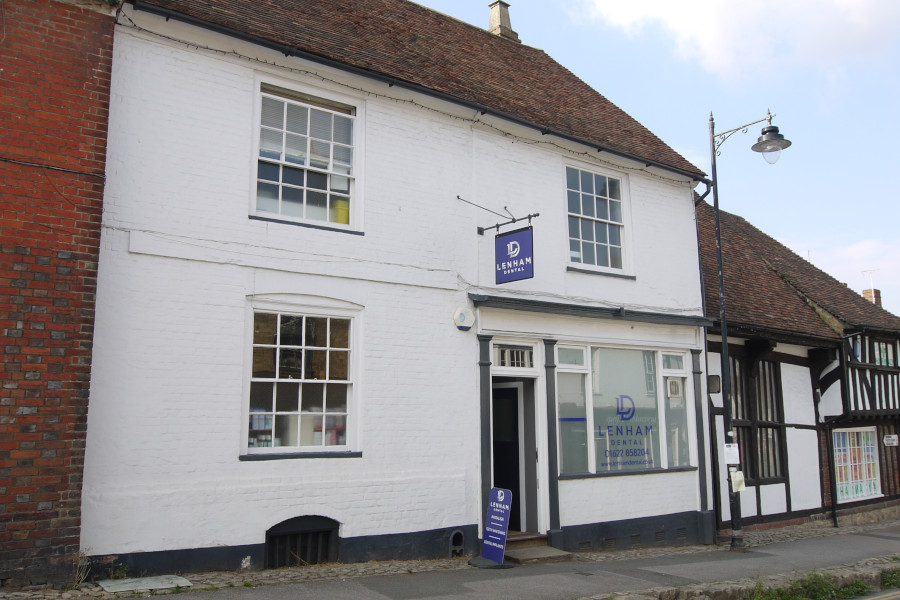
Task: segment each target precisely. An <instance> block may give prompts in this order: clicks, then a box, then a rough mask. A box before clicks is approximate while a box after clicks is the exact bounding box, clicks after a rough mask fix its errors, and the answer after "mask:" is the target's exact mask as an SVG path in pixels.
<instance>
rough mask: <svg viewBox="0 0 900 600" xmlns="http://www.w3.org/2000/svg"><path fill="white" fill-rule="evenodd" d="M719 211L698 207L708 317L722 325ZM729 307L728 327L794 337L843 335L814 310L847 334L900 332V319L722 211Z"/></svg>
mask: <svg viewBox="0 0 900 600" xmlns="http://www.w3.org/2000/svg"><path fill="white" fill-rule="evenodd" d="M714 219H715V212H714V210H713V207H712V206H710V205H709V204H707V203H706V202H701V203H700V204H699V205H698V206H697V227H698V237H699V241H700V257H701V262H702V265H703V287H704V295H705V299H706V313H707V316H708V317H710V318H713V319H715V320H717V321H718V314H719V292H718V290H719V284H718V269H717V264H716V242H715V221H714ZM720 220H721V228H722V252H723V265H724V267H723V270H724V274H725V302H726V304H725V308H726V316H727V319H728V326H729V329H730V328H731V327H732V326H735V327H741V328H746V329H754V328H758V329H761V330H767V331H778V332H785V333H791V334H795V335H799V336H809V337H812V338H834V339H837V338H839V337H840V334H839V333H837V332H836V331H835V329H833V328H831V327H829V326H828V325H827V323H826V321H825V320H824V319H823V317H822V316H820V315H819V313H817V312H816V310H815V309H814V308H813V306H817V307H819V308H820V309H822V310H824V311H825V312H826V313H827V314H826V316H825V318H827V317H828V316H829V315H830V316H831V317H833V318H834V319H836V320H837V322H838V323H837V329H839V330H840V329H843V330H844V333H848V332H850V331H856V330H860V329H873V330H879V331H885V332H891V333H900V317H897V316H895V315H893V314H891V313H889V312H887V311H886V310H884V309H882V308H881V307H879V306H876V305H875V304H872V303H871V302H869V301H868V300H866V299H865V298H863V297H862V296H860V295H859V294H857V293H856V292H854V291H853V290H851V289H850V288H848V287H847V286H845V285H844V284H842V283H840V282H839V281H837V280H836V279H834V278H833V277H832V276H830V275H828V274H827V273H825V272H824V271H822V270H820V269H818V268H816V267H815V266H814V265H812V264H811V263H809V262H807V261H806V260H804V259H803V258H801V257H800V256H798V255H797V254H795V253H794V252H792V251H791V250H790V249H788V248H787V247H785V246H783V245H782V244H780V243H779V242H777V241H775V240H774V239H773V238H771V237H769V236H768V235H766V234H765V233H763V232H762V231H760V230H759V229H757V228H756V227H754V226H753V225H751V224H750V223H748V222H747V221H745V220H744V219H742V218H741V217H738V216H736V215H732V214H730V213H727V212H725V211H721V213H720Z"/></svg>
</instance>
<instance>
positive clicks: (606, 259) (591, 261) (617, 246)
mask: <svg viewBox="0 0 900 600" xmlns="http://www.w3.org/2000/svg"><path fill="white" fill-rule="evenodd" d="M566 201H567V204H568V223H569V261H570V262H572V263H578V264H581V265H588V266H595V267H607V268H611V269H622V268H623V239H624V236H623V233H624V231H623V230H624V223H625V221H624V218H623V207H622V181H621V180H620V179H617V178H615V177H610V176H607V175H601V174H599V173H594V172H591V171H587V170H584V169H578V168H575V167H571V166H570V167H566Z"/></svg>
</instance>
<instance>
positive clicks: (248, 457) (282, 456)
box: [238, 452, 362, 462]
mask: <svg viewBox="0 0 900 600" xmlns="http://www.w3.org/2000/svg"><path fill="white" fill-rule="evenodd" d="M295 458H362V452H290V453H287V452H281V453H278V454H241V455H240V456H238V460H240V461H251V462H252V461H258V460H292V459H295Z"/></svg>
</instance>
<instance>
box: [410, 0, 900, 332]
mask: <svg viewBox="0 0 900 600" xmlns="http://www.w3.org/2000/svg"><path fill="white" fill-rule="evenodd" d="M508 2H509V4H510V16H511V20H512V27H513V29H514V30H515V31H516V32H517V33H518V34H519V38H520V39H521V40H522V42H523V43H525V44H528V45H530V46H534V47H537V48H541V49H543V50H544V51H546V52H547V53H548V54H549V55H550V56H552V57H553V58H554V59H556V60H557V61H558V62H560V63H562V64H563V65H564V66H566V67H567V68H568V69H569V70H571V71H572V72H574V73H575V74H576V75H578V76H579V77H581V79H583V80H584V81H585V82H587V83H588V84H589V85H590V86H591V87H593V88H594V89H596V90H597V91H599V92H600V93H601V94H603V95H604V96H606V97H607V98H609V100H611V101H612V102H614V103H615V104H616V105H618V106H619V107H621V108H622V109H623V110H625V112H627V113H629V114H630V115H631V116H633V117H634V118H635V119H637V120H638V121H640V122H641V123H642V124H643V125H645V126H646V127H647V128H648V129H650V130H651V131H653V132H654V133H655V134H656V135H658V136H659V137H660V138H662V139H663V141H665V142H666V143H668V144H669V145H670V146H672V147H673V148H674V149H675V150H677V151H678V152H680V153H681V154H682V155H683V156H684V157H685V158H687V159H688V160H690V161H691V162H693V163H694V164H695V165H697V166H698V167H699V168H701V169H702V170H704V171H706V172H707V173H709V172H710V158H709V116H710V112H712V113H713V114H714V116H715V122H716V130H717V131H725V130H728V129H732V128H735V127H739V126H741V125H744V124H746V123H750V122H752V121H756V120H757V119H761V118H763V117H765V116H766V111H767V110H768V109H771V111H772V113H773V114H775V115H776V117H775V120H774V124H775V125H777V126H778V127H780V129H781V133H782V134H784V135H785V136H786V137H787V138H788V139H790V140H791V141H792V142H793V146H792V147H791V148H789V149H787V150H785V151H784V152H783V153H782V156H781V159H780V160H779V162H778V163H776V164H775V165H769V164H767V163H766V162H765V161H764V160H763V159H762V158H761V156H760V155H759V154H757V153H755V152H752V151H751V150H750V146H751V145H752V144H753V143H754V142H756V138H757V137H758V136H759V134H760V129H761V128H762V124H761V125H753V126H752V127H750V129H749V131H748V132H747V133H746V134H743V133H741V132H737V133H735V134H734V135H733V136H732V137H731V138H729V139H728V140H727V141H726V142H725V143H724V145H723V146H722V148H721V155H720V156H719V158H718V174H719V202H720V206H721V208H722V210H727V211H728V212H732V213H735V214H737V215H740V216H742V217H744V218H745V219H747V220H748V221H750V223H752V224H753V225H755V226H756V227H758V228H760V229H761V230H763V231H764V232H766V233H767V234H769V235H771V236H772V237H774V238H776V239H777V240H778V241H780V242H782V243H783V244H785V245H786V246H788V247H789V248H791V249H792V250H794V251H795V252H796V253H797V254H799V255H801V256H802V257H804V258H806V259H808V260H811V261H812V263H813V264H815V265H816V266H817V267H819V268H821V269H823V270H825V271H827V272H828V273H829V274H831V275H833V276H834V277H835V278H837V279H839V280H840V281H843V282H845V283H847V285H849V286H850V287H851V288H852V289H854V290H856V291H857V292H861V291H862V290H863V289H865V288H868V287H870V283H869V282H870V277H871V281H873V282H874V285H875V287H876V288H878V289H880V290H882V295H883V298H884V307H885V308H886V309H887V310H890V311H891V312H893V313H894V314H898V315H900V233H898V232H900V206H898V203H900V194H898V193H897V189H896V187H895V186H896V185H897V182H898V178H897V176H896V174H897V172H898V170H900V160H898V158H900V152H898V150H897V146H896V145H895V141H896V136H897V133H898V132H900V43H898V40H900V2H897V0H754V1H753V2H733V1H723V0H679V1H677V2H673V1H672V0H628V1H627V2H626V1H623V0H567V1H556V0H508ZM419 3H420V4H423V5H425V6H428V7H430V8H433V9H435V10H438V11H440V12H443V13H445V14H447V15H450V16H452V17H455V18H457V19H460V20H462V21H466V22H468V23H471V24H473V25H477V26H479V27H482V28H487V26H488V18H489V13H490V11H489V8H488V4H489V2H488V0H422V1H420V2H419ZM698 190H699V191H700V192H701V193H702V192H703V191H704V190H705V187H704V186H703V185H700V186H698ZM709 200H710V201H711V197H710V198H709Z"/></svg>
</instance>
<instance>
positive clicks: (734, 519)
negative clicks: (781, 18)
mask: <svg viewBox="0 0 900 600" xmlns="http://www.w3.org/2000/svg"><path fill="white" fill-rule="evenodd" d="M773 116H774V115H773V114H772V113H771V111H767V114H766V116H765V117H763V118H762V119H758V120H756V121H753V122H752V123H747V124H746V125H741V126H740V127H735V128H734V129H729V130H728V131H723V132H722V133H716V122H715V120H713V115H712V113H711V112H710V113H709V152H710V157H711V159H712V194H713V209H714V211H715V214H716V260H717V261H718V265H717V266H718V269H719V323H720V324H721V330H722V351H721V352H720V354H719V356H720V358H721V360H722V407H723V409H724V412H725V438H726V442H730V443H737V442H738V441H737V440H736V439H735V437H734V431H733V428H734V424H733V418H734V415H733V410H732V406H731V362H730V360H729V358H728V321H727V319H726V318H725V277H724V275H723V274H722V229H721V227H720V226H719V177H718V175H717V173H716V156H718V154H719V148H720V147H721V146H722V144H724V143H725V140H727V139H728V138H729V137H731V135H732V134H734V133H735V132H738V131H742V132H743V133H747V129H748V128H749V127H750V126H751V125H756V124H757V123H762V122H763V121H767V122H768V125H766V126H765V127H763V129H762V135H760V136H759V140H757V142H756V143H755V144H753V146H751V148H750V149H751V150H753V151H754V152H760V153H762V155H763V158H765V159H766V162H767V163H769V164H770V165H773V164H775V163H776V162H777V161H778V159H779V157H780V156H781V151H782V150H784V149H785V148H787V147H788V146H790V145H791V142H790V140H786V139H785V138H784V136H783V135H781V134H780V133H778V127H775V126H774V125H772V117H773ZM726 462H727V460H726ZM725 467H726V469H728V474H727V478H728V508H729V512H730V513H731V549H732V550H738V551H740V550H743V548H744V534H743V531H742V530H741V498H740V496H739V495H738V493H737V492H735V491H734V483H733V482H732V472H733V471H732V469H731V467H730V466H729V465H727V464H726V465H725ZM738 467H740V465H738ZM734 470H735V471H736V470H737V468H735V469H734Z"/></svg>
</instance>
